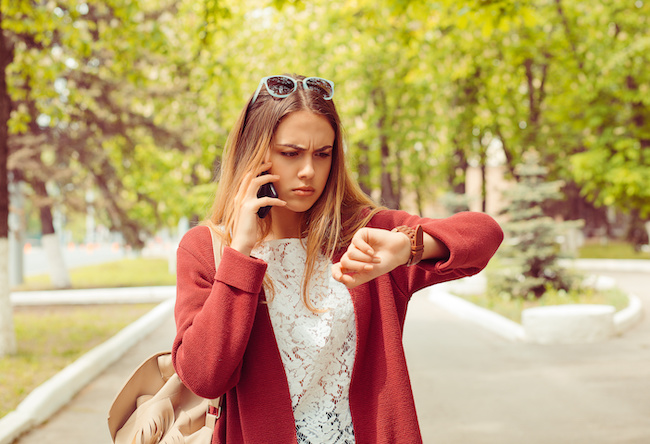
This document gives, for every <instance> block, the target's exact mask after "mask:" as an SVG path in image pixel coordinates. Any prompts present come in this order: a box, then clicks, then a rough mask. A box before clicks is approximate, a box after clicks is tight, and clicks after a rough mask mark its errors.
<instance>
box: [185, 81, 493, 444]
mask: <svg viewBox="0 0 650 444" xmlns="http://www.w3.org/2000/svg"><path fill="white" fill-rule="evenodd" d="M333 95H334V85H333V83H332V82H330V81H329V80H325V79H320V78H315V77H310V78H305V77H302V76H272V77H265V78H263V79H262V81H261V82H260V84H259V87H258V89H257V91H256V92H255V93H254V95H253V97H252V98H251V99H250V100H249V102H248V104H247V106H246V108H245V109H244V110H243V111H242V113H241V115H240V117H239V120H238V122H237V123H236V125H235V127H234V128H233V130H232V132H231V134H230V137H229V139H228V143H227V146H226V150H225V152H224V158H223V163H222V167H221V177H220V180H219V189H218V193H217V197H216V199H215V202H214V206H213V209H212V212H211V215H210V218H209V221H207V223H206V224H205V225H203V226H198V227H195V228H192V229H191V230H190V231H189V232H188V233H187V234H186V235H185V236H184V238H183V240H182V241H181V243H180V246H179V249H178V261H177V270H178V271H177V300H176V309H175V316H176V325H177V335H176V339H175V341H174V345H173V351H172V356H173V361H174V366H175V368H176V371H177V373H178V375H179V376H180V378H181V380H182V381H183V382H184V383H185V384H186V385H187V386H188V387H189V388H190V389H191V390H192V391H194V392H195V393H197V394H198V395H200V396H203V397H205V398H216V397H218V396H222V395H224V394H225V401H224V410H223V414H222V416H221V418H220V419H219V420H218V423H217V427H216V429H215V434H214V436H213V443H218V442H227V443H254V444H257V443H282V444H286V443H296V442H298V443H318V444H323V443H354V442H356V443H373V444H374V443H391V444H394V443H409V444H410V443H417V442H421V437H420V431H419V426H418V422H417V418H416V414H415V405H414V401H413V395H412V391H411V385H410V381H409V376H408V371H407V367H406V361H405V358H404V351H403V348H402V329H403V325H404V319H405V316H406V308H407V304H408V302H409V299H410V297H411V295H412V294H413V293H414V292H415V291H417V290H419V289H421V288H424V287H427V286H429V285H432V284H436V283H438V282H443V281H448V280H451V279H457V278H460V277H463V276H468V275H473V274H475V273H477V272H479V271H480V270H481V269H483V268H484V267H485V265H486V264H487V262H488V260H489V259H490V258H491V257H492V255H493V254H494V253H495V251H496V250H497V248H498V246H499V244H500V243H501V241H502V238H503V234H502V231H501V229H500V228H499V226H498V225H497V224H496V222H495V221H494V220H493V219H492V218H490V217H489V216H487V215H485V214H482V213H470V212H466V213H459V214H457V215H454V216H452V217H450V218H447V219H427V218H420V217H418V216H414V215H410V214H408V213H406V212H403V211H392V210H387V209H382V208H378V207H377V206H376V205H374V204H373V203H372V201H371V200H370V199H368V197H366V196H365V195H364V194H363V193H362V192H361V190H360V188H359V187H358V186H357V185H356V184H355V182H354V181H353V179H352V177H351V175H350V174H349V172H348V171H347V169H346V165H345V160H344V149H343V140H342V131H341V124H340V121H339V116H338V114H337V112H336V108H335V106H334V102H333V100H332V96H333ZM263 173H268V174H263ZM265 184H273V186H274V188H275V190H276V191H277V197H273V195H271V196H263V195H261V197H258V191H259V190H260V189H261V188H262V186H263V185H265ZM266 187H268V185H266ZM264 207H270V212H269V214H268V215H267V216H266V217H264V218H261V217H260V216H259V215H258V212H260V211H261V210H262V211H263V208H264ZM210 230H214V231H215V232H216V234H217V235H218V236H219V239H220V242H221V248H222V250H221V251H222V254H221V259H220V261H219V264H218V267H216V268H215V263H214V259H213V250H212V240H211V233H210Z"/></svg>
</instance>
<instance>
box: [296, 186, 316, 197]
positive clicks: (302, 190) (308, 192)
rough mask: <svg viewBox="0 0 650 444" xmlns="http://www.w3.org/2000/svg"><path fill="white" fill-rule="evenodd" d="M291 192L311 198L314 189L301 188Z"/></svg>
mask: <svg viewBox="0 0 650 444" xmlns="http://www.w3.org/2000/svg"><path fill="white" fill-rule="evenodd" d="M293 192H294V194H296V195H298V196H311V195H312V194H314V189H313V188H311V187H301V188H294V189H293Z"/></svg>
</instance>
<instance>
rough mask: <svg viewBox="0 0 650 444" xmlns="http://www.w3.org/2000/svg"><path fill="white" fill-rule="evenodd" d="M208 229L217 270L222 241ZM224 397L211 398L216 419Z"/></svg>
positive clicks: (211, 408)
mask: <svg viewBox="0 0 650 444" xmlns="http://www.w3.org/2000/svg"><path fill="white" fill-rule="evenodd" d="M208 230H210V237H212V254H213V256H214V269H215V270H216V269H218V268H219V263H220V262H221V241H220V240H219V236H218V235H217V233H215V231H214V229H213V228H212V227H211V226H208ZM222 399H223V396H220V397H218V398H217V399H210V400H209V406H208V414H210V415H212V416H214V417H215V419H219V417H220V416H221V401H222Z"/></svg>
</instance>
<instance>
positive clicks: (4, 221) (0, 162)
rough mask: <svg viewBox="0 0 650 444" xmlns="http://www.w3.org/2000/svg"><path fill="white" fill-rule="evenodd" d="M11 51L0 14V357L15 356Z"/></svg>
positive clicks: (0, 13) (0, 12) (0, 14)
mask: <svg viewBox="0 0 650 444" xmlns="http://www.w3.org/2000/svg"><path fill="white" fill-rule="evenodd" d="M11 55H12V54H11V50H10V48H9V47H8V42H7V41H5V35H4V31H3V29H2V11H0V356H4V355H7V354H14V353H16V332H15V330H14V322H13V309H12V306H11V300H10V299H9V180H8V177H7V157H8V155H9V127H8V124H7V123H8V122H9V115H10V113H11V97H9V92H8V91H7V66H8V65H9V63H10V61H11Z"/></svg>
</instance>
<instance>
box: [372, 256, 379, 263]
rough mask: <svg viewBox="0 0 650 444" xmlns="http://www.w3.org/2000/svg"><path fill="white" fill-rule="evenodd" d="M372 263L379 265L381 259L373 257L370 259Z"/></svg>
mask: <svg viewBox="0 0 650 444" xmlns="http://www.w3.org/2000/svg"><path fill="white" fill-rule="evenodd" d="M372 261H373V262H374V263H375V264H378V263H380V262H381V258H380V257H377V256H375V257H373V258H372Z"/></svg>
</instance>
